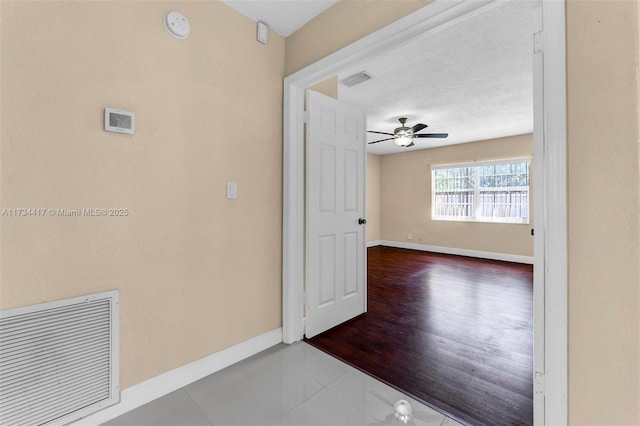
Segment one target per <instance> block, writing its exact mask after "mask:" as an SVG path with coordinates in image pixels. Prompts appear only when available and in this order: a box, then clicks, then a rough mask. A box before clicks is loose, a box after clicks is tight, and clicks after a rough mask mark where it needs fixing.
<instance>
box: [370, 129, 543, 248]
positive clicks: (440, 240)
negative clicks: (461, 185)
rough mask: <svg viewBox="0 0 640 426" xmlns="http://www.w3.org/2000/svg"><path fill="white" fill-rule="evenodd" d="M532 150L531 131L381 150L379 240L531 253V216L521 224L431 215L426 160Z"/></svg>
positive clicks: (478, 158)
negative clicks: (428, 146)
mask: <svg viewBox="0 0 640 426" xmlns="http://www.w3.org/2000/svg"><path fill="white" fill-rule="evenodd" d="M532 150H533V137H532V135H531V134H528V135H520V136H512V137H508V138H501V139H493V140H489V141H481V142H473V143H465V144H459V145H451V146H447V147H440V148H432V149H423V150H419V151H409V152H402V153H399V154H393V155H385V156H383V157H382V164H381V178H380V181H381V183H380V200H381V207H380V214H381V217H382V225H381V238H382V240H391V241H403V242H411V243H417V244H426V245H432V246H440V247H450V248H459V249H467V250H479V251H488V252H494V253H507V254H515V255H520V256H533V238H531V232H530V229H531V227H533V221H531V223H530V224H529V225H525V224H513V223H509V224H500V223H471V222H455V221H442V220H431V170H430V166H431V165H442V164H456V163H457V164H461V163H469V162H475V161H492V160H500V159H508V158H524V157H530V156H531V155H532ZM530 201H533V194H532V196H531V197H530ZM531 204H532V203H531ZM532 211H533V210H532V209H530V217H531V218H532V217H533V216H532V215H531V214H532ZM408 234H412V239H411V240H409V238H408ZM496 235H500V238H496Z"/></svg>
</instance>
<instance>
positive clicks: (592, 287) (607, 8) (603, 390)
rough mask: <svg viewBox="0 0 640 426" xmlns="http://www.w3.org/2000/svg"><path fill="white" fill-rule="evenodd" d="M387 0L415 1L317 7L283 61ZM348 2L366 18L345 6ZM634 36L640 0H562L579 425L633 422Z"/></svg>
mask: <svg viewBox="0 0 640 426" xmlns="http://www.w3.org/2000/svg"><path fill="white" fill-rule="evenodd" d="M390 3H392V4H393V5H396V4H399V5H400V8H399V9H397V10H398V11H399V12H400V15H404V14H406V13H408V12H410V11H412V10H415V9H417V7H418V5H417V4H416V3H415V2H406V3H404V2H384V1H382V2H379V1H375V2H373V1H369V2H359V1H344V0H343V1H342V2H340V3H338V6H336V7H335V8H332V9H329V10H328V11H327V12H326V13H324V14H322V15H320V16H319V17H317V18H316V19H315V20H314V21H312V23H311V24H310V25H308V26H307V27H303V28H302V29H301V30H300V31H298V32H297V33H295V34H294V35H292V36H290V37H289V38H288V39H287V47H286V49H287V50H286V54H287V67H286V73H287V74H290V73H291V72H293V71H296V70H298V69H300V68H302V67H303V66H306V65H308V64H310V63H312V62H313V61H314V60H316V59H319V58H321V57H323V56H325V55H327V54H328V53H332V52H333V51H335V50H337V49H339V48H341V47H343V46H345V45H347V44H349V43H351V42H353V41H355V40H356V39H357V38H358V37H360V36H362V35H366V34H368V33H370V32H373V31H375V30H377V29H379V28H381V27H382V26H384V25H386V24H388V23H390V22H392V21H393V20H395V19H397V18H398V17H399V15H397V14H394V13H391V12H392V9H393V5H390ZM412 6H415V8H413V9H412ZM351 9H360V11H359V12H360V15H361V17H362V19H354V17H351V18H350V19H347V18H345V17H342V16H340V13H341V12H342V11H343V10H344V11H345V12H346V11H348V10H351ZM406 9H411V10H406ZM327 29H330V30H327ZM355 32H357V33H358V34H357V35H356V34H354V33H355ZM637 40H638V12H637V2H636V1H626V0H622V1H606V2H605V1H585V0H569V2H568V6H567V61H568V64H567V68H568V69H567V72H568V75H567V80H568V155H569V159H568V174H569V183H568V184H569V186H568V190H569V206H568V207H569V212H568V213H569V253H568V257H569V294H568V297H569V301H568V303H569V306H568V311H569V366H568V367H569V396H568V398H569V420H570V422H571V423H572V424H575V425H586V424H591V425H596V424H600V425H603V424H618V425H623V424H625V425H637V424H640V390H639V387H640V351H639V345H640V339H639V336H638V334H639V328H640V294H639V287H640V273H639V270H638V269H639V265H640V261H639V259H640V253H639V249H638V246H639V240H640V232H639V229H638V220H639V213H638V194H639V189H640V188H639V186H640V185H639V176H638V155H639V153H638V116H637V113H638V96H637V93H638V92H637V80H638V76H637V74H636V70H637V57H638V44H637ZM603 177H605V178H604V179H603ZM612 182H613V183H615V185H611V183H612ZM611 206H616V209H615V213H614V217H611V215H612V214H611V209H610V207H611ZM608 218H611V219H610V220H609V219H608ZM383 233H384V230H383Z"/></svg>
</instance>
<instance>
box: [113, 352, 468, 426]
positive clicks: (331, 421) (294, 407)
mask: <svg viewBox="0 0 640 426" xmlns="http://www.w3.org/2000/svg"><path fill="white" fill-rule="evenodd" d="M399 399H406V400H408V401H409V402H410V403H411V406H412V408H413V415H412V417H411V419H410V421H409V422H408V423H407V424H409V425H415V426H427V425H428V426H432V425H433V426H454V425H459V423H457V422H455V421H453V420H452V419H450V418H447V417H445V416H444V415H442V414H440V413H438V412H436V411H434V410H433V409H431V408H429V407H427V406H425V405H423V404H421V403H419V402H417V401H415V400H413V399H411V398H408V397H406V396H405V395H403V394H402V393H400V392H398V391H396V390H395V389H393V388H391V387H389V386H387V385H385V384H384V383H382V382H380V381H378V380H376V379H374V378H372V377H370V376H368V375H366V374H364V373H362V372H360V371H359V370H357V369H355V368H353V367H350V366H349V365H347V364H344V363H343V362H341V361H338V360H337V359H335V358H333V357H331V356H329V355H327V354H325V353H324V352H322V351H320V350H318V349H315V348H313V347H312V346H310V345H308V344H306V343H304V342H299V343H295V344H293V345H284V344H280V345H277V346H275V347H273V348H271V349H268V350H266V351H264V352H261V353H259V354H257V355H255V356H253V357H251V358H248V359H246V360H244V361H241V362H239V363H237V364H235V365H232V366H231V367H228V368H226V369H224V370H221V371H219V372H217V373H215V374H212V375H210V376H208V377H205V378H204V379H201V380H199V381H197V382H195V383H192V384H190V385H189V386H186V387H184V388H182V389H178V390H177V391H175V392H172V393H170V394H168V395H166V396H164V397H162V398H160V399H158V400H155V401H153V402H150V403H148V404H146V405H144V406H142V407H139V408H137V409H136V410H133V411H131V412H129V413H127V414H124V415H122V416H120V417H117V418H115V419H113V420H111V421H109V422H107V423H105V426H151V425H153V426H186V425H192V426H199V425H205V426H206V425H209V426H211V425H214V426H215V425H225V426H226V425H245V426H248V425H278V426H285V425H291V426H294V425H295V426H311V425H317V426H338V425H355V426H358V425H362V426H364V425H371V426H382V425H398V426H402V425H404V424H405V423H403V422H401V421H400V420H398V419H397V418H396V417H395V410H394V408H393V404H394V403H395V402H396V401H397V400H399Z"/></svg>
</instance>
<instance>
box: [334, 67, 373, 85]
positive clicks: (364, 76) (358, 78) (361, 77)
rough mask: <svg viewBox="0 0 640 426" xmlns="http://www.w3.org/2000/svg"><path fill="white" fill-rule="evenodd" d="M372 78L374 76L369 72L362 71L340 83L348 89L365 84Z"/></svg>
mask: <svg viewBox="0 0 640 426" xmlns="http://www.w3.org/2000/svg"><path fill="white" fill-rule="evenodd" d="M372 78H373V76H372V75H371V74H369V73H368V72H366V71H360V72H358V73H355V74H353V75H350V76H349V77H345V78H343V79H342V80H340V83H342V84H344V85H345V86H347V87H353V86H355V85H357V84H360V83H364V82H365V81H369V80H371V79H372Z"/></svg>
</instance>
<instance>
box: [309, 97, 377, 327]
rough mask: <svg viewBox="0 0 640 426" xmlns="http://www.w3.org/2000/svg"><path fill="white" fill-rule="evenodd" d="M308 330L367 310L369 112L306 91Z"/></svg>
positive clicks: (344, 319)
mask: <svg viewBox="0 0 640 426" xmlns="http://www.w3.org/2000/svg"><path fill="white" fill-rule="evenodd" d="M307 113H308V120H307V153H306V158H307V161H306V166H307V168H306V178H307V182H306V194H307V197H306V212H307V214H306V217H307V224H306V229H307V232H306V249H307V250H306V286H307V287H306V293H307V297H306V303H307V317H306V323H305V335H306V336H307V337H312V336H315V335H316V334H319V333H322V332H323V331H326V330H328V329H330V328H331V327H335V326H336V325H338V324H341V323H343V322H344V321H347V320H349V319H351V318H353V317H355V316H357V315H360V314H362V313H364V312H365V309H366V283H367V275H366V244H365V225H364V223H362V222H363V219H364V213H365V177H366V170H365V168H366V161H365V160H366V139H365V114H364V111H362V110H360V109H358V108H354V107H351V106H349V105H344V104H342V103H340V102H338V101H337V100H336V99H333V98H330V97H328V96H324V95H322V94H320V93H317V92H313V91H308V92H307Z"/></svg>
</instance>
